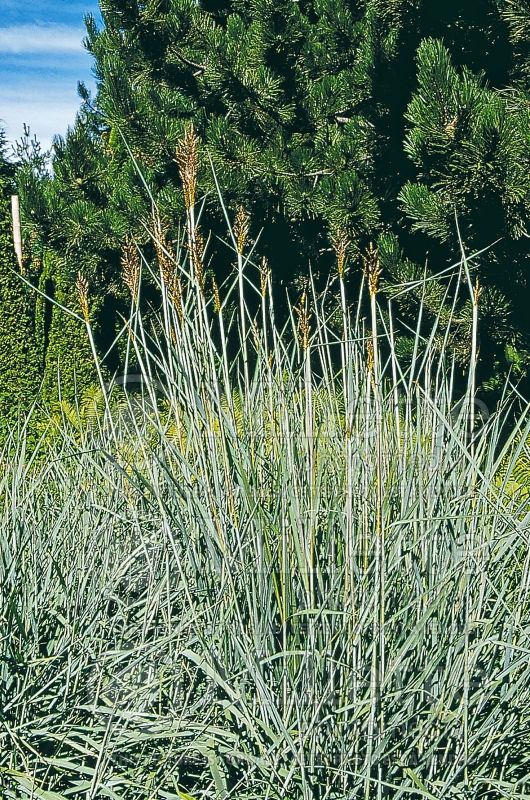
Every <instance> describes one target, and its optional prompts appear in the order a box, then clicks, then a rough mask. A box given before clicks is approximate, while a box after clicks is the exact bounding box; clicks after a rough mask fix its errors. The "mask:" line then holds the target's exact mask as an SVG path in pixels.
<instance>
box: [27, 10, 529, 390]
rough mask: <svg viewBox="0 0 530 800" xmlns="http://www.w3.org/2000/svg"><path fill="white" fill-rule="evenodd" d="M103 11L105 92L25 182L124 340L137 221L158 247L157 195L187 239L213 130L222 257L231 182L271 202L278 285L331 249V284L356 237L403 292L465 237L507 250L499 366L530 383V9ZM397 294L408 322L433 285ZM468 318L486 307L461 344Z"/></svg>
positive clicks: (42, 223)
mask: <svg viewBox="0 0 530 800" xmlns="http://www.w3.org/2000/svg"><path fill="white" fill-rule="evenodd" d="M100 6H101V13H102V18H103V25H102V26H98V24H96V21H95V20H94V19H93V18H91V17H89V18H88V19H87V47H88V49H89V50H90V52H91V53H92V54H93V56H94V67H95V73H96V77H97V81H98V91H97V95H96V97H95V98H92V97H91V96H90V95H89V93H88V92H87V90H86V89H85V88H84V87H83V86H81V87H80V92H81V97H82V100H83V104H82V108H81V112H80V114H79V116H78V119H77V122H76V124H75V126H74V128H73V129H72V130H71V131H70V132H69V134H68V135H67V137H66V139H65V140H62V139H60V140H58V141H57V143H56V147H55V155H54V175H55V177H54V179H53V180H47V179H45V180H44V181H40V183H39V182H37V184H35V183H33V184H32V183H31V181H29V182H28V181H26V184H25V186H23V187H22V189H21V193H22V195H23V196H24V198H25V207H26V217H27V219H28V224H29V223H31V225H32V226H33V230H34V233H35V235H37V236H40V237H41V240H42V242H43V243H44V245H45V246H46V247H47V248H48V249H50V248H51V250H52V251H53V252H54V254H55V256H54V263H57V265H58V266H57V269H59V270H62V271H63V272H62V274H61V279H60V281H59V282H60V283H62V284H63V285H67V284H68V285H72V281H73V280H75V272H76V271H77V267H78V266H79V265H80V264H81V265H82V267H83V270H84V271H85V273H86V275H87V278H88V280H89V283H90V286H91V292H92V296H93V298H94V303H93V308H94V315H95V316H94V321H95V324H96V325H97V326H99V330H100V331H101V339H102V341H104V342H108V341H111V340H112V336H113V332H115V330H116V324H117V319H118V317H119V313H120V309H122V306H123V303H124V302H125V299H124V298H125V295H124V292H123V289H122V287H121V286H120V280H119V263H120V254H121V249H122V247H123V244H124V242H125V238H126V236H127V235H128V234H131V233H132V234H133V235H134V236H135V238H136V240H137V241H138V242H140V244H141V243H142V242H143V243H147V242H148V240H149V236H148V234H147V230H148V229H149V228H151V229H152V227H153V200H154V201H155V203H156V206H157V209H158V210H159V213H160V220H161V223H162V225H163V228H164V234H165V236H166V239H167V241H168V243H170V242H171V241H172V240H175V239H177V238H178V236H179V224H178V220H179V218H180V215H181V212H182V210H183V197H182V187H181V183H180V177H179V164H178V158H177V155H176V152H177V148H178V143H179V141H180V140H181V138H182V136H183V134H184V131H185V130H186V128H187V126H188V125H189V123H192V124H193V126H194V128H195V130H196V132H197V135H198V137H199V140H200V170H199V187H198V188H199V197H204V198H205V199H206V206H205V209H204V212H203V215H202V218H201V225H202V226H203V228H204V230H205V233H206V234H208V233H209V232H210V231H213V234H214V235H213V236H212V239H211V244H210V247H211V248H212V247H218V246H220V245H218V242H217V240H216V236H215V234H216V233H219V232H220V231H221V230H222V228H221V226H220V225H219V222H220V221H222V220H221V217H222V214H221V211H220V206H219V203H218V201H217V188H218V186H219V188H220V190H221V192H222V195H223V198H224V202H225V204H226V207H227V209H228V213H229V214H231V215H233V216H235V214H236V211H237V208H238V207H240V206H243V207H244V208H245V209H246V210H247V212H248V213H249V214H250V218H251V233H252V235H253V236H254V238H256V237H257V235H258V234H259V232H260V230H261V229H263V230H262V233H261V236H260V238H259V242H258V255H266V256H268V257H269V261H270V263H271V266H272V269H273V274H274V277H275V280H284V281H285V282H288V281H291V280H292V279H293V276H295V275H297V274H298V275H300V274H302V275H304V274H305V273H306V272H307V268H308V263H309V262H310V261H311V264H312V267H313V269H316V268H317V266H318V268H319V269H320V270H321V272H322V273H323V275H324V277H325V275H326V273H327V272H328V271H329V269H331V265H332V258H331V256H330V254H331V251H332V242H333V240H334V239H336V237H337V235H339V236H341V235H342V236H344V237H346V238H348V240H349V241H350V242H351V244H350V256H353V257H352V258H350V263H352V264H354V263H357V264H358V265H359V267H360V264H361V262H362V254H363V252H364V251H365V250H366V248H367V247H368V246H369V244H370V242H375V244H376V245H377V246H378V248H379V253H380V259H381V263H382V265H383V268H384V281H385V284H386V286H387V288H388V290H389V291H392V287H393V286H395V285H396V284H397V285H398V286H400V287H401V285H402V284H403V283H408V284H410V283H414V282H415V281H417V279H418V277H419V276H421V275H423V274H424V269H425V257H426V254H428V272H429V271H430V272H431V273H434V272H437V271H440V270H442V269H444V268H445V267H447V266H448V264H450V263H452V262H454V261H455V260H457V259H458V257H459V253H460V246H461V244H463V245H464V247H465V248H466V251H467V252H468V253H473V252H474V251H482V250H484V248H489V247H490V246H491V245H493V244H494V243H495V245H494V247H492V248H491V249H490V250H486V251H485V252H484V253H482V255H481V256H480V257H478V258H476V259H473V260H472V261H471V262H470V264H471V268H472V271H473V273H474V275H473V277H474V279H475V278H478V279H479V281H480V284H481V287H482V290H483V291H482V294H481V303H482V320H483V321H482V324H481V352H482V353H483V355H484V356H485V359H484V362H485V363H486V364H487V365H488V368H487V369H486V370H485V371H484V374H483V378H484V379H485V380H486V379H487V380H489V381H490V383H491V382H492V379H493V378H496V377H497V378H498V377H499V376H501V375H502V374H504V373H505V372H506V370H508V369H512V370H514V369H515V371H516V373H517V370H518V371H519V375H518V377H520V376H521V375H522V374H523V372H524V370H525V364H526V362H527V361H528V362H529V363H530V324H529V323H528V322H526V320H525V317H526V314H525V313H524V312H523V309H524V304H525V298H526V293H527V291H528V288H529V287H528V277H527V276H528V269H529V267H530V263H529V257H530V249H529V246H528V245H529V240H528V237H529V233H528V230H527V225H528V213H529V207H530V183H529V178H528V175H529V170H528V166H529V159H530V114H529V106H528V96H529V78H530V69H529V66H528V65H529V63H530V61H529V51H528V35H527V34H528V31H529V29H530V14H529V12H528V4H527V3H526V2H523V0H480V2H477V3H468V4H462V3H458V2H456V0H450V1H448V2H447V3H445V4H444V5H443V6H439V5H438V4H433V3H431V2H427V0H393V2H387V3H383V2H380V0H299V2H293V1H292V0H231V2H210V1H209V0H208V1H207V0H202V2H195V0H157V2H154V1H152V0H149V1H146V2H139V0H101V3H100ZM217 184H218V186H217ZM146 187H149V191H147V189H146ZM30 215H32V216H31V219H29V217H30ZM145 254H146V257H147V258H148V259H149V257H150V252H149V247H148V246H147V247H146V253H145ZM230 258H231V256H230V255H229V254H228V255H227V262H230ZM217 263H219V261H218V260H217ZM72 265H75V267H76V269H75V270H74V269H73V268H72ZM228 267H229V263H227V268H228ZM64 270H66V272H64ZM63 273H64V274H63ZM357 274H358V275H359V274H360V268H359V270H358V271H357ZM420 291H421V292H422V296H423V301H424V305H425V308H426V309H429V308H430V309H431V311H432V313H433V314H436V313H438V311H439V309H440V299H441V298H443V295H444V290H443V287H439V286H438V287H437V286H436V285H435V284H434V283H432V284H431V285H430V287H429V289H428V290H427V289H425V288H423V289H421V290H420ZM395 294H397V295H398V306H399V309H400V312H401V313H402V314H403V315H404V317H405V319H406V317H407V313H408V310H410V305H411V302H412V301H413V294H414V293H413V291H412V290H411V291H410V292H408V293H407V295H403V293H401V292H398V293H395ZM468 311H469V309H467V308H466V305H465V304H464V305H463V306H462V309H461V314H460V316H459V317H458V319H460V321H461V328H462V330H461V331H460V332H459V331H455V347H456V348H457V350H458V347H459V346H460V345H462V342H463V340H464V339H467V333H468V331H467V328H466V326H467V325H468V322H469V314H468ZM461 334H465V335H461ZM462 347H463V345H462ZM492 365H493V366H492ZM111 366H112V365H111ZM488 370H489V371H488ZM514 374H515V373H514ZM494 382H495V381H494V380H493V383H494Z"/></svg>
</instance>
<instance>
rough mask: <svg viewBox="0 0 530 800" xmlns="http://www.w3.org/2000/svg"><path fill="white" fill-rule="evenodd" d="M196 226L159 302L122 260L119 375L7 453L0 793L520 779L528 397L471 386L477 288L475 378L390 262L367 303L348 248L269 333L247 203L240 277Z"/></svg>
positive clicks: (527, 724)
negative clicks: (381, 288)
mask: <svg viewBox="0 0 530 800" xmlns="http://www.w3.org/2000/svg"><path fill="white" fill-rule="evenodd" d="M195 233H196V227H195V222H194V213H193V205H192V204H190V208H189V215H188V229H187V235H188V238H189V242H188V244H189V247H188V248H187V249H186V251H184V250H183V252H182V253H181V254H179V257H178V258H177V257H175V258H174V259H173V257H172V256H171V253H170V252H169V251H168V249H167V248H166V247H165V245H164V244H163V243H162V242H161V241H160V240H157V245H158V255H159V262H160V267H161V274H160V288H161V292H162V298H163V303H162V311H161V314H160V316H159V317H158V318H156V319H154V318H153V317H151V319H150V321H149V322H148V321H147V320H143V319H142V317H141V314H140V311H139V309H140V303H139V296H140V293H141V291H142V280H141V272H142V270H143V271H146V270H147V265H146V264H142V261H141V258H140V255H139V254H138V253H137V252H136V251H135V249H134V247H131V248H130V249H129V252H128V254H127V255H126V259H125V277H126V280H127V283H128V285H129V287H130V289H131V292H132V307H131V317H130V319H129V320H128V322H127V325H126V326H125V328H124V336H125V337H127V339H128V345H127V350H128V356H127V359H128V363H129V364H130V365H134V367H133V366H131V367H130V369H129V371H128V373H127V376H128V377H126V379H125V380H122V381H116V382H115V384H114V385H111V386H108V385H104V382H103V379H102V386H101V391H100V393H99V396H96V393H93V394H92V396H91V397H88V399H87V397H85V399H84V402H81V399H80V400H79V404H78V408H72V407H71V408H66V407H65V406H64V405H63V406H59V407H58V410H57V413H56V414H55V416H54V418H53V419H52V420H51V422H50V424H49V426H48V427H47V429H46V430H44V431H43V433H42V443H41V445H40V447H37V449H36V450H33V451H32V452H31V453H28V452H26V451H25V448H24V444H23V434H20V435H19V436H18V437H17V439H16V441H12V442H10V443H8V445H7V446H6V448H5V451H4V452H3V454H2V456H1V460H2V472H1V478H0V498H1V506H0V530H1V535H0V554H1V557H0V609H1V611H0V613H1V615H2V617H1V618H2V625H1V636H0V709H1V710H0V723H1V724H0V754H1V755H0V776H1V781H2V787H3V788H2V797H5V798H18V797H35V798H42V800H52V799H53V800H63V798H68V797H75V798H86V799H87V800H88V799H89V798H92V799H93V798H103V797H106V798H116V799H117V798H131V799H133V798H134V799H136V798H138V799H139V798H165V799H167V800H169V799H170V798H180V800H199V798H200V799H201V800H203V799H204V798H229V797H230V798H238V799H240V798H248V799H249V800H250V799H251V798H252V799H257V798H271V799H272V798H292V799H293V800H296V799H297V798H300V800H302V798H303V800H307V799H308V798H320V799H321V800H324V799H325V798H326V799H327V798H329V800H332V798H336V799H337V800H338V799H339V798H341V800H342V798H400V797H404V798H411V797H412V798H440V799H441V798H444V799H445V798H473V800H475V798H476V800H478V798H488V800H493V799H494V798H504V797H506V798H508V797H509V798H520V800H522V798H526V797H528V796H529V794H530V785H529V779H528V775H529V769H530V768H529V753H530V747H529V744H530V712H529V708H530V680H529V679H530V662H529V657H528V656H529V652H530V645H529V632H530V628H529V626H530V617H529V612H530V576H529V570H530V555H529V547H528V511H529V508H528V500H527V494H526V493H525V491H524V488H521V487H520V485H519V479H518V477H517V474H516V466H517V464H518V463H520V458H521V455H522V454H523V455H524V451H525V447H526V444H525V443H526V439H527V436H528V432H529V431H530V418H529V417H528V416H527V415H526V414H523V416H522V417H521V418H520V420H519V422H518V425H517V427H516V430H515V431H514V432H513V433H512V434H510V436H509V437H508V438H506V436H503V430H502V426H501V422H500V421H501V419H502V413H496V414H493V415H491V416H489V418H488V415H487V413H486V411H485V409H484V408H483V407H482V406H481V405H480V404H478V403H477V400H476V398H475V388H474V368H475V361H476V346H475V343H476V331H477V325H478V320H479V312H480V308H479V302H480V301H479V293H478V292H474V293H473V308H474V314H473V327H472V330H471V331H470V337H471V342H472V352H473V357H472V362H471V364H470V369H469V375H468V376H467V379H466V386H467V388H465V389H464V391H463V393H462V391H460V390H457V389H456V386H457V383H458V382H457V381H456V379H455V372H454V369H453V368H452V365H451V363H447V362H446V361H445V357H444V355H443V347H442V348H440V339H441V340H442V341H443V340H444V337H446V336H448V335H449V334H448V330H449V328H448V329H447V330H441V329H437V328H435V329H434V330H433V331H432V335H431V336H430V337H429V338H428V339H425V338H424V337H422V336H420V334H419V333H418V334H417V337H416V342H417V346H416V350H415V352H414V354H413V356H412V358H411V359H410V358H409V360H408V361H407V363H400V361H399V359H398V357H397V355H396V349H395V347H394V340H393V329H394V324H393V316H392V309H391V308H388V307H383V306H382V305H380V304H379V301H378V278H379V266H378V259H377V253H375V252H372V253H370V254H369V256H368V258H367V262H366V279H365V280H364V282H363V287H362V293H363V296H364V295H366V297H367V300H368V302H367V304H366V307H367V316H366V319H365V318H364V317H363V315H362V314H361V312H360V309H361V304H360V302H359V303H352V299H351V298H348V297H347V292H346V288H345V284H344V257H345V252H344V248H345V243H340V242H339V243H337V250H338V261H339V269H338V273H337V277H336V279H334V282H332V283H331V284H330V287H329V289H328V291H327V292H326V293H325V295H324V296H318V297H317V296H316V295H315V293H314V292H313V291H312V289H311V285H310V286H309V288H308V292H307V294H306V295H305V296H303V297H302V298H301V299H300V300H299V301H298V302H297V303H296V305H295V307H294V308H293V314H292V319H291V324H290V325H288V326H287V327H286V328H285V329H284V330H280V329H279V328H278V325H277V323H276V321H275V317H274V304H273V302H272V298H271V282H270V276H269V274H268V271H267V268H266V266H265V265H262V269H261V280H258V281H256V285H255V286H254V284H253V282H252V274H253V272H252V271H253V269H254V268H253V266H252V264H251V263H250V261H249V259H248V258H247V257H246V256H245V247H246V242H245V225H244V219H243V218H242V217H241V216H240V219H239V222H238V227H237V229H236V230H235V231H234V238H233V243H234V252H235V258H236V260H237V272H236V275H235V279H234V281H233V284H227V285H226V286H224V287H221V290H218V289H217V287H214V290H213V291H210V290H209V288H208V286H207V285H205V281H204V275H203V271H202V264H203V263H204V262H203V254H202V252H201V248H199V247H198V244H197V241H196V239H195ZM186 253H187V254H188V255H186ZM179 265H183V266H179ZM455 271H456V277H457V278H458V276H459V275H460V277H461V278H463V279H464V280H463V281H462V285H463V286H464V288H465V290H466V291H467V283H466V280H465V278H466V276H467V277H468V271H467V265H466V263H465V262H463V263H462V264H461V265H459V266H457V267H456V269H455ZM78 291H79V294H80V300H81V312H82V313H81V318H83V319H85V321H86V324H87V333H88V341H89V342H90V341H91V331H90V323H89V314H88V305H87V304H89V303H90V288H89V287H87V286H86V283H85V282H84V281H83V280H82V279H80V280H79V281H78ZM332 296H336V298H337V309H335V308H333V307H332V306H333V303H332V302H331V299H330V298H332ZM250 308H252V309H254V311H253V312H252V314H251V313H250V310H249V309H250ZM330 308H331V312H330ZM254 312H255V313H254ZM330 313H331V315H332V321H330V317H329V314H330ZM337 320H340V323H337ZM449 326H450V323H449ZM234 339H237V341H238V343H239V346H240V349H239V353H238V354H237V355H236V356H235V357H233V358H232V357H230V358H229V356H228V353H229V352H231V349H233V341H234ZM441 351H442V355H440V352H441ZM133 369H134V374H133ZM121 384H123V385H121ZM459 385H461V383H460V384H459ZM477 409H478V410H479V411H480V414H474V413H472V412H473V410H477ZM501 442H502V443H501Z"/></svg>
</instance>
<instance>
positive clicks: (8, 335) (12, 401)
mask: <svg viewBox="0 0 530 800" xmlns="http://www.w3.org/2000/svg"><path fill="white" fill-rule="evenodd" d="M14 186H15V184H14V169H13V165H12V164H10V163H9V162H8V161H7V160H6V157H5V135H4V133H3V131H1V130H0V440H2V439H4V438H5V437H6V435H8V433H9V432H10V431H12V430H14V426H15V425H16V422H17V418H18V413H19V412H20V411H22V412H24V411H28V409H29V408H30V406H31V404H32V403H33V402H34V400H35V399H36V397H37V395H38V391H39V383H40V369H39V366H40V365H39V359H38V352H37V341H36V335H35V328H34V319H35V298H34V295H33V293H32V292H30V291H29V290H28V288H27V287H26V286H25V285H24V283H23V282H22V280H21V278H20V277H19V275H18V274H17V273H18V272H19V267H18V264H17V259H16V256H15V251H14V247H13V236H12V229H11V210H10V198H11V195H12V193H13V192H14Z"/></svg>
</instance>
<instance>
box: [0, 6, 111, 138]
mask: <svg viewBox="0 0 530 800" xmlns="http://www.w3.org/2000/svg"><path fill="white" fill-rule="evenodd" d="M87 12H91V13H93V14H95V15H96V16H97V14H98V3H97V0H84V1H83V2H76V0H73V1H72V0H0V120H1V122H0V124H1V125H2V126H3V127H4V128H5V129H6V132H7V137H8V140H10V141H13V140H15V139H18V138H20V136H21V135H22V132H23V123H24V122H26V123H28V124H29V125H30V126H31V131H32V133H35V134H36V135H37V138H38V139H39V141H40V142H41V143H42V144H43V146H44V147H46V148H48V147H49V146H50V144H51V140H52V138H53V136H54V134H56V133H65V132H66V128H67V126H68V125H71V124H72V123H73V121H74V119H75V114H76V110H77V108H78V107H79V102H80V101H79V98H78V96H77V82H78V81H79V80H82V81H84V82H85V83H86V84H87V85H88V86H90V87H91V88H94V79H93V76H92V70H91V67H92V61H91V58H90V56H89V55H88V53H86V52H85V51H84V49H83V45H82V39H83V36H84V24H83V16H84V14H85V13H87Z"/></svg>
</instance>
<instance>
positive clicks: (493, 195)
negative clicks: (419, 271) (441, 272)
mask: <svg viewBox="0 0 530 800" xmlns="http://www.w3.org/2000/svg"><path fill="white" fill-rule="evenodd" d="M406 118H407V120H408V122H409V124H410V127H409V130H408V133H407V137H406V141H405V151H406V153H407V154H408V156H409V157H410V159H411V161H412V162H413V164H414V166H415V167H416V170H417V172H416V179H415V180H414V181H409V182H407V183H406V184H405V186H404V188H403V190H402V192H401V194H400V200H401V203H402V206H403V210H404V211H405V213H406V214H407V216H408V218H409V219H410V220H411V225H412V230H416V231H419V232H421V233H422V234H425V236H426V237H428V239H429V240H430V241H431V242H432V241H434V242H435V243H436V242H438V243H440V244H441V245H443V246H444V247H445V248H447V249H448V250H450V251H451V252H453V253H458V251H459V245H460V242H459V236H460V237H461V240H462V242H463V244H464V246H465V249H466V251H467V253H468V254H471V253H473V252H478V251H479V250H482V249H484V248H488V247H489V246H490V245H493V246H492V247H491V249H490V250H488V251H487V252H485V253H483V254H482V255H481V256H480V257H479V258H478V259H477V260H476V261H474V262H473V264H472V271H473V272H474V274H475V275H476V276H477V277H478V278H479V280H480V282H481V284H482V286H483V289H484V291H483V294H482V300H481V305H482V320H483V321H482V328H481V330H482V337H483V355H484V356H485V357H486V361H487V362H488V361H489V362H490V363H491V359H492V358H494V359H497V361H498V366H499V368H501V367H502V361H503V360H505V365H506V359H507V360H508V362H510V360H511V361H512V362H513V363H514V364H515V362H517V364H518V365H523V364H524V362H525V361H526V360H527V359H529V358H530V353H529V351H528V348H529V346H530V325H529V323H528V320H527V315H526V312H525V306H526V297H527V292H528V290H529V288H530V287H529V277H530V248H529V246H528V238H529V231H528V218H529V214H530V110H529V108H528V104H527V103H526V102H522V99H521V96H520V95H519V94H518V93H514V94H507V93H505V92H501V91H498V90H496V89H493V88H491V86H490V85H489V83H488V82H487V80H486V78H485V76H484V75H483V74H482V75H480V74H479V75H476V74H474V73H473V72H472V71H471V70H470V69H468V68H467V67H462V68H457V67H455V65H454V64H453V61H452V59H451V56H450V53H449V51H448V49H447V48H446V47H445V46H444V44H443V43H442V42H441V41H439V40H435V39H427V40H425V41H424V42H422V44H421V46H420V48H419V51H418V88H417V90H416V92H415V94H414V96H413V98H412V101H411V103H410V105H409V107H408V110H407V113H406ZM457 223H458V227H457ZM424 241H425V240H424ZM448 246H449V248H448ZM440 254H441V250H440V248H439V247H438V248H435V250H434V255H435V257H436V256H438V257H440ZM503 353H504V355H503ZM516 354H517V355H516ZM515 355H516V358H515V357H514V356H515Z"/></svg>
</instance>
